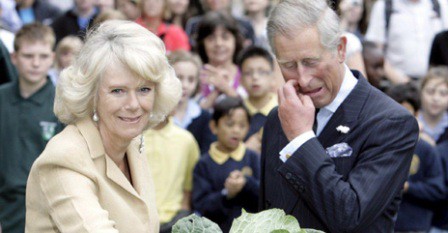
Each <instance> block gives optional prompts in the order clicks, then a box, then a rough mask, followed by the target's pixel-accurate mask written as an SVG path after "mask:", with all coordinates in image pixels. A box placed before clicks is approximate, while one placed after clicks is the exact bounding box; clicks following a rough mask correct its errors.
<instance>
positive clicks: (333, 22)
mask: <svg viewBox="0 0 448 233" xmlns="http://www.w3.org/2000/svg"><path fill="white" fill-rule="evenodd" d="M307 28H316V29H317V31H318V32H319V36H320V42H321V44H322V46H323V47H324V48H326V49H328V50H332V51H335V50H336V49H337V46H338V44H339V38H340V37H341V29H340V27H339V18H338V16H337V14H336V12H334V11H333V10H332V9H331V8H330V7H329V5H328V3H327V1H325V0H300V1H298V0H284V1H281V2H280V3H279V4H278V5H277V6H276V7H275V8H274V9H273V10H272V11H271V15H270V17H269V21H268V26H267V31H268V39H269V44H270V45H271V48H272V50H273V52H274V54H276V51H275V46H274V38H275V37H276V36H277V35H282V36H286V37H288V38H293V37H294V36H295V35H296V34H297V33H300V32H301V31H302V30H303V29H307Z"/></svg>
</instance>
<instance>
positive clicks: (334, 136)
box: [318, 71, 370, 148]
mask: <svg viewBox="0 0 448 233" xmlns="http://www.w3.org/2000/svg"><path fill="white" fill-rule="evenodd" d="M353 74H354V75H355V77H356V78H358V83H357V84H356V86H355V88H353V90H352V92H351V93H350V94H349V95H348V96H347V98H346V99H345V100H344V102H342V104H341V105H340V106H339V107H338V109H337V110H336V112H335V113H334V114H333V116H332V117H331V118H330V120H329V121H328V123H327V124H326V125H325V127H324V129H323V130H322V132H321V134H320V135H319V137H318V140H319V142H320V143H321V144H322V146H323V147H324V148H327V147H329V146H332V145H334V144H336V143H339V142H342V141H344V139H345V138H346V137H347V134H343V133H341V132H338V131H337V130H336V128H337V127H338V126H341V125H342V126H347V127H349V128H350V131H352V130H354V129H355V128H356V125H357V123H358V121H357V119H358V117H359V114H360V112H361V110H362V108H363V106H364V104H365V101H366V99H367V96H368V94H369V91H370V88H369V84H368V83H367V80H366V79H365V78H364V77H362V76H361V74H360V73H359V72H356V71H354V72H353ZM348 133H350V132H348Z"/></svg>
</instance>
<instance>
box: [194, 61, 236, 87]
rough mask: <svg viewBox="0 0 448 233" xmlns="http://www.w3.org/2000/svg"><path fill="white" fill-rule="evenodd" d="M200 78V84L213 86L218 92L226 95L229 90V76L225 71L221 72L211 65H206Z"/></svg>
mask: <svg viewBox="0 0 448 233" xmlns="http://www.w3.org/2000/svg"><path fill="white" fill-rule="evenodd" d="M200 77H201V82H202V83H205V84H208V85H213V87H214V88H215V89H216V90H218V91H219V92H223V93H226V92H227V91H228V89H229V88H230V87H229V82H230V75H229V72H228V71H226V70H221V69H218V68H216V67H214V66H212V65H208V64H206V65H204V68H203V69H202V70H201V73H200Z"/></svg>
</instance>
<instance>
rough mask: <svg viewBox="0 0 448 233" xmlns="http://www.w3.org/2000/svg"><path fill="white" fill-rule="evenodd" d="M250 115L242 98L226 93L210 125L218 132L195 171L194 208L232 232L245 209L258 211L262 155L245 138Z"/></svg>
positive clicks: (217, 104) (218, 103)
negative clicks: (233, 225) (247, 146)
mask: <svg viewBox="0 0 448 233" xmlns="http://www.w3.org/2000/svg"><path fill="white" fill-rule="evenodd" d="M249 123H250V117H249V113H248V112H247V109H246V108H245V107H244V105H243V103H242V101H241V99H239V98H235V97H225V98H224V99H222V100H221V101H219V102H217V103H216V104H215V106H214V112H213V115H212V120H211V122H210V128H211V130H212V132H213V133H214V134H215V135H216V136H217V139H218V140H217V141H216V142H214V143H212V145H211V146H210V150H209V152H208V153H207V154H205V155H202V156H201V158H200V160H199V162H198V163H197V165H196V167H195V168H194V172H193V208H194V210H195V211H196V212H197V213H198V214H199V215H201V216H204V217H206V218H209V219H210V220H212V221H214V222H215V223H217V224H218V225H219V227H220V228H221V229H222V230H223V232H229V230H230V227H231V224H232V221H233V219H234V218H236V217H238V216H240V215H241V209H242V208H244V209H245V210H246V211H248V212H256V211H257V204H258V189H259V179H260V158H259V156H258V154H257V153H256V152H254V151H252V150H249V149H247V148H246V146H245V145H244V143H243V139H244V137H245V136H246V134H247V131H248V130H249Z"/></svg>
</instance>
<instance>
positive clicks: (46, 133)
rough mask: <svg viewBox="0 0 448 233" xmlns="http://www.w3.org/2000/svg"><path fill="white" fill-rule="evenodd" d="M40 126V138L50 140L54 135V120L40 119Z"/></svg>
mask: <svg viewBox="0 0 448 233" xmlns="http://www.w3.org/2000/svg"><path fill="white" fill-rule="evenodd" d="M39 124H40V127H41V128H42V134H41V135H42V138H43V139H44V140H45V141H48V140H50V138H52V137H53V136H54V133H55V131H56V126H57V124H56V123H54V122H48V121H41V122H40V123H39Z"/></svg>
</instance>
